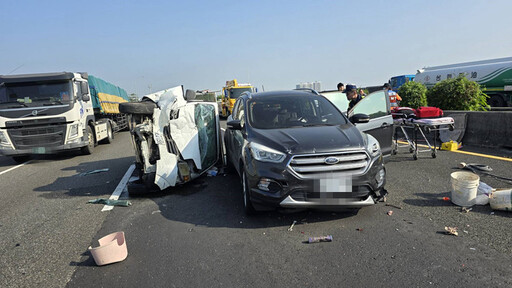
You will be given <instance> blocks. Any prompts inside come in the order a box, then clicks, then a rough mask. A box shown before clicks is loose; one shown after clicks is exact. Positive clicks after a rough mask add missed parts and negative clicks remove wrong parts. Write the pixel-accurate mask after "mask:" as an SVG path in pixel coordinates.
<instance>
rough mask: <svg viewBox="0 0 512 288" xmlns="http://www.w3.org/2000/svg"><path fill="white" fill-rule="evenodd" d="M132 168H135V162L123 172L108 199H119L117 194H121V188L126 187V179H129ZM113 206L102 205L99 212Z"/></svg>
mask: <svg viewBox="0 0 512 288" xmlns="http://www.w3.org/2000/svg"><path fill="white" fill-rule="evenodd" d="M133 170H135V164H132V165H131V166H130V167H128V170H126V173H124V176H123V178H122V179H121V181H120V182H119V184H117V187H116V189H115V190H114V192H113V193H112V195H111V196H110V198H108V199H110V200H118V199H119V196H121V193H123V190H124V188H125V187H126V184H127V183H128V180H130V177H131V176H132V173H133ZM113 208H114V206H112V205H105V206H103V209H101V212H104V211H110V210H112V209H113Z"/></svg>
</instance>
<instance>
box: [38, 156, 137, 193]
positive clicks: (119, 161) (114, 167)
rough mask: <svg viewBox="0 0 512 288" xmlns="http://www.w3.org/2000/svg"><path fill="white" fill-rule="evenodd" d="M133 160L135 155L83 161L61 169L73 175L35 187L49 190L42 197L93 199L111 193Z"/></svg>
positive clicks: (45, 190)
mask: <svg viewBox="0 0 512 288" xmlns="http://www.w3.org/2000/svg"><path fill="white" fill-rule="evenodd" d="M133 161H134V158H133V157H124V158H116V159H105V160H101V161H92V162H82V163H80V164H78V165H77V166H71V167H66V168H63V169H61V170H62V171H74V173H73V175H71V176H67V177H59V178H57V179H56V180H55V181H54V182H53V183H51V184H48V185H44V186H41V187H38V188H36V189H34V191H37V192H49V193H41V194H40V197H44V198H48V199H52V198H68V197H76V196H81V197H90V198H91V199H93V198H96V197H98V196H106V195H110V194H112V192H113V191H114V190H115V188H116V186H117V185H118V183H119V181H120V180H121V179H122V177H123V176H124V173H125V172H126V169H127V168H128V167H129V166H130V165H131V164H132V163H133ZM118 167H126V169H125V168H123V169H119V168H118ZM105 168H108V169H109V170H108V171H105V172H100V173H95V174H87V175H84V174H83V173H87V172H90V171H93V170H98V169H105ZM60 174H69V173H60Z"/></svg>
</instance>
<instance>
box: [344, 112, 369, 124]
mask: <svg viewBox="0 0 512 288" xmlns="http://www.w3.org/2000/svg"><path fill="white" fill-rule="evenodd" d="M348 120H350V122H351V123H352V124H356V123H368V122H370V116H368V115H366V114H362V113H358V114H354V115H352V116H351V117H350V118H349V119H348Z"/></svg>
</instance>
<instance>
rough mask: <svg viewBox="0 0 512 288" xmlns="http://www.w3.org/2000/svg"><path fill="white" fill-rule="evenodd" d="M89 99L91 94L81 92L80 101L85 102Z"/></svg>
mask: <svg viewBox="0 0 512 288" xmlns="http://www.w3.org/2000/svg"><path fill="white" fill-rule="evenodd" d="M89 100H91V96H89V94H82V101H84V102H87V101H89Z"/></svg>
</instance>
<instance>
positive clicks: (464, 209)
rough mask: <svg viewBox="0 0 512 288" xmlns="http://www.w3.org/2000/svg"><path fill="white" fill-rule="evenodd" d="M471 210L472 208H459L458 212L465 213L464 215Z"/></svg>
mask: <svg viewBox="0 0 512 288" xmlns="http://www.w3.org/2000/svg"><path fill="white" fill-rule="evenodd" d="M471 210H473V208H466V207H461V208H460V212H465V213H469V211H471Z"/></svg>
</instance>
